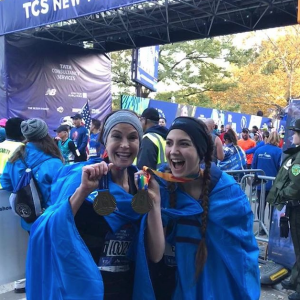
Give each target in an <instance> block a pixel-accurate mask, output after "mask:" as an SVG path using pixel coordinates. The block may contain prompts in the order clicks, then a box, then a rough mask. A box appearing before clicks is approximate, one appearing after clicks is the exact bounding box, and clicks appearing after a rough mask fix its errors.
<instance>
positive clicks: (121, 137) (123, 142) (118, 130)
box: [105, 123, 139, 168]
mask: <svg viewBox="0 0 300 300" xmlns="http://www.w3.org/2000/svg"><path fill="white" fill-rule="evenodd" d="M105 146H106V151H107V154H108V157H109V160H110V162H112V163H113V164H114V165H115V166H116V167H119V168H127V167H128V166H130V165H131V164H132V163H133V160H134V159H135V157H136V156H137V153H138V151H139V136H138V132H137V131H136V129H135V128H134V127H133V126H132V125H130V124H126V123H119V124H117V125H116V126H114V127H113V128H112V129H111V131H110V133H109V135H108V137H107V142H106V145H105Z"/></svg>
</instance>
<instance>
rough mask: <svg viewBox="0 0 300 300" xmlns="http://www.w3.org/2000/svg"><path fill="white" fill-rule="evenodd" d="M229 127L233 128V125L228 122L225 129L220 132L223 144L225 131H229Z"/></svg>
mask: <svg viewBox="0 0 300 300" xmlns="http://www.w3.org/2000/svg"><path fill="white" fill-rule="evenodd" d="M229 129H232V126H231V124H226V126H225V130H224V131H223V132H222V133H221V134H220V140H221V142H222V144H224V142H225V141H224V134H225V132H227V131H228V130H229Z"/></svg>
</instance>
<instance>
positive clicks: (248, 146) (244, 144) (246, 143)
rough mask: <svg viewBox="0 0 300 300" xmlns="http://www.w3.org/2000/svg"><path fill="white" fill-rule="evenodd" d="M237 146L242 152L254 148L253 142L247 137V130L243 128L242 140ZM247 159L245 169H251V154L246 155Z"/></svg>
mask: <svg viewBox="0 0 300 300" xmlns="http://www.w3.org/2000/svg"><path fill="white" fill-rule="evenodd" d="M238 145H239V146H240V147H241V148H242V149H243V150H244V151H247V150H249V149H251V148H254V147H255V146H256V144H255V142H254V141H253V140H251V139H250V137H249V129H248V128H243V130H242V138H241V139H240V140H238ZM246 159H247V168H248V169H250V168H251V164H252V159H253V154H246Z"/></svg>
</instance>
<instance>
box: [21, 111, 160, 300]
mask: <svg viewBox="0 0 300 300" xmlns="http://www.w3.org/2000/svg"><path fill="white" fill-rule="evenodd" d="M100 135H101V140H102V141H103V144H104V145H105V147H106V149H107V152H108V157H109V158H108V160H107V162H101V163H97V164H91V163H90V162H91V160H89V161H87V162H85V163H84V164H85V166H84V167H83V168H82V167H81V166H82V165H81V166H77V165H76V164H75V165H73V166H72V167H73V168H72V171H71V172H69V173H67V174H65V176H64V177H62V178H61V177H60V176H61V174H60V175H59V176H58V179H59V180H62V181H63V182H64V183H63V184H62V185H61V186H60V187H61V188H58V189H57V188H56V185H57V184H58V182H56V183H55V184H54V187H53V192H54V191H56V190H59V191H58V194H57V198H58V202H57V204H56V205H55V206H52V208H50V209H49V210H47V211H46V212H45V213H44V214H43V215H42V216H40V218H39V219H38V220H37V221H36V222H35V226H34V229H33V232H32V233H31V237H30V244H29V249H28V261H27V266H28V270H27V274H26V275H27V284H26V290H27V293H26V294H27V295H26V296H27V297H28V299H39V300H48V299H62V298H68V299H82V300H83V299H84V300H85V299H86V300H88V299H106V300H120V299H122V300H131V299H132V290H133V284H134V269H135V266H134V262H133V261H132V260H131V259H130V258H129V253H130V250H133V249H134V246H135V243H133V242H132V241H133V240H134V239H135V237H136V233H137V230H138V223H139V220H140V216H139V215H137V214H136V213H134V211H133V210H132V207H131V201H132V198H133V195H135V194H136V193H137V189H136V185H135V175H134V174H135V173H136V172H137V168H136V167H134V166H132V162H133V160H134V158H135V157H136V155H137V153H138V150H139V144H140V142H141V140H142V135H143V131H142V127H141V123H140V121H139V119H138V117H137V116H136V115H135V114H134V113H133V112H130V111H124V110H122V111H117V112H113V113H111V114H109V115H108V116H107V117H106V119H105V120H104V122H103V128H102V130H101V134H100ZM64 169H66V168H64ZM64 169H62V172H65V170H64ZM99 181H100V183H101V184H102V185H101V186H99ZM103 189H104V190H103ZM148 195H149V197H151V199H154V200H156V201H154V202H158V200H160V191H159V186H158V184H157V183H155V181H154V180H153V178H151V179H150V182H149V184H148ZM96 196H97V198H96ZM113 197H114V198H113ZM112 199H113V202H114V201H115V202H116V203H115V208H116V209H114V207H113V209H112V210H111V214H110V215H105V216H104V215H103V214H102V215H99V214H98V213H97V212H99V210H98V209H99V207H98V206H97V205H98V204H99V205H100V208H101V204H103V205H105V203H106V202H107V201H108V202H109V201H110V200H112ZM95 202H96V204H95ZM93 203H94V205H96V206H95V207H94V209H93ZM111 205H113V204H111ZM106 208H107V207H106ZM109 208H110V207H109ZM99 213H100V212H99ZM106 214H107V213H106ZM156 215H158V216H157V217H159V219H161V215H160V205H159V204H156V203H153V209H152V210H151V211H150V212H149V213H148V222H149V231H147V233H146V234H147V235H148V234H153V232H152V230H154V231H155V232H157V233H160V232H159V230H157V226H156V223H155V224H154V225H153V226H152V225H151V223H152V222H153V221H151V220H152V219H153V217H155V216H156ZM154 220H155V218H154ZM159 229H160V228H159ZM50 240H51V247H49V246H48V244H47V241H50ZM54 266H55V267H54ZM137 267H139V268H141V269H143V267H142V266H137ZM46 279H47V280H46ZM141 288H142V287H141ZM138 299H140V298H137V300H138Z"/></svg>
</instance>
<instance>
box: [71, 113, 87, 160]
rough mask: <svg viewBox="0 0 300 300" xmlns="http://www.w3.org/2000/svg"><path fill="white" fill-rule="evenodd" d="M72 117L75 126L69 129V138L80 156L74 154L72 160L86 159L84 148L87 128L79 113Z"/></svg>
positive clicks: (85, 147) (85, 148)
mask: <svg viewBox="0 0 300 300" xmlns="http://www.w3.org/2000/svg"><path fill="white" fill-rule="evenodd" d="M72 119H73V123H74V126H75V127H74V128H72V129H71V133H70V138H71V139H72V141H73V142H74V144H75V146H76V147H77V149H78V150H79V153H80V156H76V157H75V158H74V161H75V162H80V161H86V160H87V153H86V150H87V145H88V139H89V133H88V130H87V129H86V128H85V127H84V126H83V125H82V116H81V114H76V115H75V116H73V117H72Z"/></svg>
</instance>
